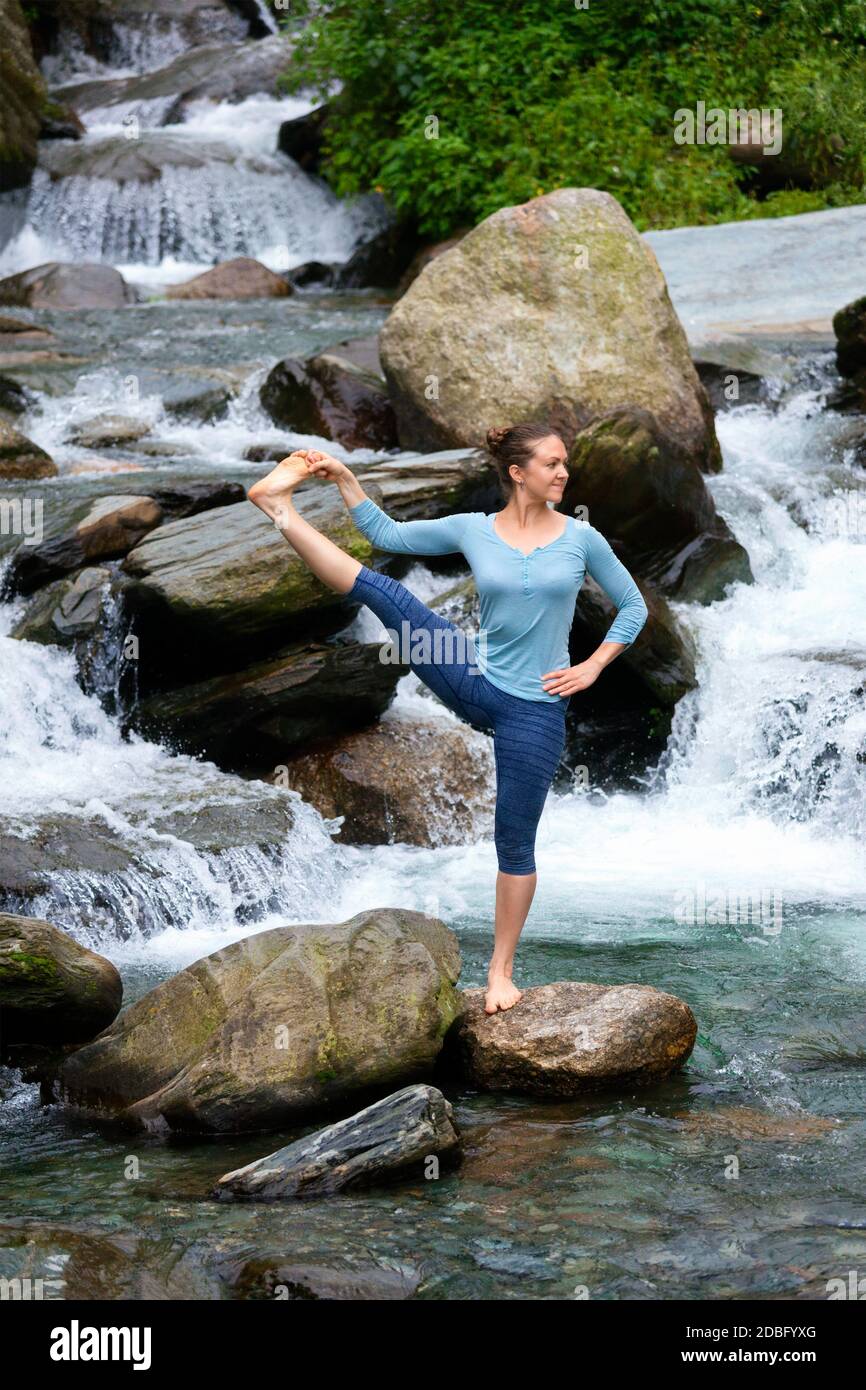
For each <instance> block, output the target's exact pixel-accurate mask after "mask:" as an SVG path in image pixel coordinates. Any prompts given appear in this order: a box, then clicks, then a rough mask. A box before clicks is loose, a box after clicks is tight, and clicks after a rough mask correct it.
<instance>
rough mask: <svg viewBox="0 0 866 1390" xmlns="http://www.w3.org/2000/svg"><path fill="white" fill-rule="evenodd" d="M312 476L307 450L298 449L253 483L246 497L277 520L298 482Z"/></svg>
mask: <svg viewBox="0 0 866 1390" xmlns="http://www.w3.org/2000/svg"><path fill="white" fill-rule="evenodd" d="M310 477H312V471H311V468H310V465H309V463H308V462H307V451H306V450H305V449H298V450H297V451H296V452H295V453H294V454H289V456H288V458H284V459H281V461H280V462H279V463H278V464H277V466H276V468H274V469H273V470H272V472H270V473H269V474H268V475H267V477H266V478H261V479H260V480H259V481H258V482H257V483H253V485H252V487H251V488H250V490H249V492H248V493H247V498H248V499H249V501H250V502H252V503H253V504H254V506H256V507H259V508H260V509H261V510H262V511H263V512H264V513H265V516H269V517H270V518H271V520H272V521H277V522H278V521H279V516H280V513H281V512H282V511H283V510H284V509H285V507H286V506H287V505H288V504H289V503H290V502H291V497H292V492H293V491H294V489H295V488H296V487H297V485H298V483H300V482H303V480H304V479H305V478H310Z"/></svg>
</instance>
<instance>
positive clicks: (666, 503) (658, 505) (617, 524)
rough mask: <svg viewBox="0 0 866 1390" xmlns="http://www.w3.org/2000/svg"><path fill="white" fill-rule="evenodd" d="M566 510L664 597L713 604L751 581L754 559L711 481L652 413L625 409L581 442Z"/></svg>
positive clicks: (572, 460)
mask: <svg viewBox="0 0 866 1390" xmlns="http://www.w3.org/2000/svg"><path fill="white" fill-rule="evenodd" d="M568 467H569V474H570V476H569V481H568V483H567V484H566V489H565V493H564V496H563V500H562V507H563V510H564V511H571V512H575V511H577V509H585V510H582V511H579V512H578V515H581V516H585V517H586V519H588V520H589V521H590V523H591V524H592V525H593V526H595V527H596V528H597V529H598V530H599V531H601V532H602V534H603V535H604V536H606V538H607V539H608V541H610V542H611V544H612V545H614V547H615V548H616V547H619V550H620V554H621V558H622V559H623V561H624V563H625V564H626V565H627V567H628V568H629V569H631V570H632V571H633V573H635V574H636V575H640V576H643V577H644V578H646V579H649V580H650V581H651V582H652V583H653V584H654V585H655V586H656V587H657V588H658V589H660V590H661V591H662V592H663V593H665V594H676V596H677V597H678V598H682V599H695V600H697V601H700V602H707V603H709V602H712V601H713V600H714V599H716V598H721V597H722V596H723V594H724V590H725V588H726V586H727V585H728V584H729V583H732V582H735V581H737V580H739V581H741V582H743V583H751V582H752V572H751V567H750V565H749V559H748V556H747V554H746V552H745V550H744V549H743V547H742V546H741V545H740V544H739V542H738V541H737V540H736V539H735V538H734V536H733V535H732V534H731V532H730V529H729V528H728V526H727V523H726V522H725V521H724V519H723V518H722V517H720V516H719V514H718V512H717V511H716V508H715V503H714V502H713V499H712V497H711V495H710V492H709V490H708V488H707V485H706V482H705V480H704V478H703V476H702V474H701V473H700V472H699V470H698V469H697V467H696V466H695V465H694V463H692V462H690V461H689V460H687V459H685V458H684V457H683V456H682V454H681V453H680V452H679V451H678V450H677V449H675V448H673V447H671V443H670V440H669V439H668V438H667V437H666V436H665V435H664V434H663V432H662V431H661V430H660V429H659V427H658V422H657V419H656V418H655V416H653V415H652V414H651V413H650V412H649V411H645V410H637V409H635V408H633V407H625V406H623V407H618V408H617V409H615V410H610V411H608V412H606V413H605V414H603V415H601V416H599V418H598V419H596V420H595V421H593V423H592V424H590V425H587V426H586V427H585V428H584V429H582V430H581V431H580V432H579V433H578V434H577V437H576V438H575V440H574V444H573V446H572V449H571V453H570V455H569V460H568Z"/></svg>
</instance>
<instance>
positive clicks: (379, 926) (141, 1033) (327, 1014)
mask: <svg viewBox="0 0 866 1390" xmlns="http://www.w3.org/2000/svg"><path fill="white" fill-rule="evenodd" d="M459 970H460V950H459V946H458V944H457V938H456V937H455V936H454V934H453V932H451V931H449V929H448V928H447V927H446V926H445V925H444V923H442V922H439V921H437V920H435V919H433V918H430V917H425V916H423V915H422V914H421V913H417V912H405V911H401V910H399V909H397V908H383V909H377V910H373V911H370V912H361V913H358V915H357V916H355V917H352V918H351V919H350V920H349V921H348V922H342V923H339V924H337V925H321V924H311V925H304V926H291V927H277V928H275V929H273V930H271V931H265V932H261V933H260V934H258V935H256V936H249V937H246V938H245V939H244V940H243V941H237V942H234V943H233V944H232V945H230V946H226V947H225V948H224V949H223V950H221V951H217V952H215V953H214V954H213V955H211V956H207V957H205V959H203V960H200V961H196V962H195V964H194V965H191V966H189V967H187V969H186V970H182V971H181V972H180V973H179V974H177V975H174V976H173V977H172V978H171V979H169V980H166V981H164V983H162V984H160V985H158V986H157V987H156V989H153V990H151V991H150V993H148V994H146V995H144V997H143V998H142V999H139V1000H137V1001H136V1003H134V1004H132V1005H131V1007H130V1008H128V1009H127V1010H126V1011H125V1012H124V1013H123V1014H122V1015H121V1017H120V1018H119V1019H118V1020H117V1022H116V1023H115V1024H114V1025H113V1026H112V1027H111V1028H109V1029H108V1030H107V1031H106V1032H104V1033H103V1034H102V1035H101V1036H100V1037H99V1038H97V1039H96V1040H95V1041H94V1042H92V1043H90V1044H88V1045H87V1046H85V1047H82V1048H80V1049H79V1050H78V1051H77V1052H75V1053H73V1054H72V1055H71V1056H69V1057H68V1058H66V1059H65V1060H64V1061H63V1063H62V1064H61V1066H60V1068H59V1070H58V1072H57V1076H56V1081H57V1087H58V1092H59V1094H60V1095H61V1096H62V1098H64V1099H65V1100H66V1101H67V1102H69V1103H70V1104H74V1105H77V1106H79V1107H81V1108H83V1109H86V1110H89V1111H95V1112H99V1113H101V1114H104V1115H112V1116H114V1117H116V1118H118V1119H120V1120H122V1121H125V1122H126V1123H128V1124H131V1125H135V1126H140V1127H144V1128H146V1129H150V1130H156V1131H167V1130H179V1131H188V1132H204V1133H237V1132H242V1131H249V1130H263V1129H274V1128H281V1127H284V1126H287V1125H290V1124H294V1123H296V1122H298V1121H300V1120H303V1119H305V1118H306V1117H308V1116H310V1115H313V1114H315V1113H317V1112H319V1113H320V1112H322V1111H323V1110H325V1109H326V1108H328V1107H333V1106H335V1105H337V1104H340V1105H344V1104H345V1103H346V1102H347V1101H349V1100H350V1098H353V1097H356V1096H362V1095H365V1094H367V1095H370V1096H372V1093H373V1092H374V1091H375V1090H377V1089H380V1088H385V1087H393V1086H394V1085H395V1083H396V1084H398V1085H408V1084H409V1083H410V1082H413V1081H418V1080H423V1079H424V1078H425V1077H426V1076H428V1075H429V1074H430V1071H431V1069H432V1067H433V1064H434V1062H435V1060H436V1058H437V1057H438V1055H439V1052H440V1049H441V1046H442V1039H443V1037H444V1035H445V1033H446V1031H447V1030H448V1028H449V1027H450V1025H451V1023H452V1021H453V1019H454V1017H455V1014H456V1011H457V1009H458V1005H459V999H458V992H457V990H456V989H455V981H456V980H457V976H458V973H459Z"/></svg>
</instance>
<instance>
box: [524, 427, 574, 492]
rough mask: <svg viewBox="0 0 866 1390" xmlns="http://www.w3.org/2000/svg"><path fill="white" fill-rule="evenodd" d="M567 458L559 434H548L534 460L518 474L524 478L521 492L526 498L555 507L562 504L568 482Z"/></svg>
mask: <svg viewBox="0 0 866 1390" xmlns="http://www.w3.org/2000/svg"><path fill="white" fill-rule="evenodd" d="M567 458H568V453H567V451H566V448H565V445H564V444H563V442H562V440H561V439H560V437H559V435H558V434H548V435H547V436H546V437H545V438H544V439H540V440H539V441H538V443H537V444H536V446H535V449H534V450H533V454H532V458H531V459H530V460H529V462H528V463H527V464H526V466H525V467H524V468H522V469H520V470H519V472H518V474H517V476H518V477H522V478H523V483H524V486H523V488H522V489H521V491H522V492H523V495H524V497H528V498H531V499H532V500H533V501H535V502H552V503H553V505H554V506H556V505H557V504H558V503H559V502H561V501H562V494H563V492H564V491H565V485H566V483H567V482H568V469H567V467H566V459H567Z"/></svg>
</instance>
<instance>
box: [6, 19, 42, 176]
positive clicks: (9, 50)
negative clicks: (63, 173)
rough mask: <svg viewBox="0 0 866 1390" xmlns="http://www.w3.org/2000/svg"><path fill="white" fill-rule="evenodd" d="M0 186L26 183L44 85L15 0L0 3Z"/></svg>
mask: <svg viewBox="0 0 866 1390" xmlns="http://www.w3.org/2000/svg"><path fill="white" fill-rule="evenodd" d="M0 90H2V92H3V100H2V101H0V188H3V189H4V191H5V190H6V189H10V188H20V187H22V186H23V185H25V184H27V183H29V181H30V176H31V174H32V173H33V169H34V166H35V164H36V145H37V141H38V139H39V133H40V127H41V124H42V111H43V107H44V105H45V85H44V83H43V81H42V78H41V76H40V73H39V69H38V67H37V66H36V62H35V61H34V58H33V49H32V47H31V45H30V35H29V33H28V32H27V21H26V19H25V17H24V13H23V11H22V9H21V5H20V4H19V0H2V4H0Z"/></svg>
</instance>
